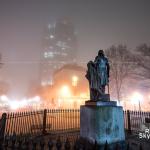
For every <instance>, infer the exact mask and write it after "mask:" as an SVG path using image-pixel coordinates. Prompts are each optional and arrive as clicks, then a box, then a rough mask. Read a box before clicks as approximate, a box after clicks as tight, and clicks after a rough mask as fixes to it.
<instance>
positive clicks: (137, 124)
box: [0, 109, 150, 136]
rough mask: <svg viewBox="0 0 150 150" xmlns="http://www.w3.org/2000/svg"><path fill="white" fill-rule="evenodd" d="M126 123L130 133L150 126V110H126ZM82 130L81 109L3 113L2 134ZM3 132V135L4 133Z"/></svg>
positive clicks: (0, 126) (0, 121) (0, 130)
mask: <svg viewBox="0 0 150 150" xmlns="http://www.w3.org/2000/svg"><path fill="white" fill-rule="evenodd" d="M124 125H125V129H126V130H127V131H128V133H130V134H131V133H138V132H139V131H141V130H144V129H145V128H148V127H149V128H150V112H141V111H139V112H137V111H129V110H127V111H124ZM79 130H80V110H79V109H55V110H53V109H44V110H39V111H30V112H16V113H8V114H5V115H3V117H2V118H1V120H0V133H1V135H0V136H5V135H12V134H13V133H15V134H16V135H20V134H22V135H26V134H27V135H28V134H30V135H38V134H46V133H51V134H52V133H67V132H72V131H78V132H79ZM2 134H3V135H2Z"/></svg>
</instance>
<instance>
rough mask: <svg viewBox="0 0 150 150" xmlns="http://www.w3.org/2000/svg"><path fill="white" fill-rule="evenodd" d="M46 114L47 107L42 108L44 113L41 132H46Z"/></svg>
mask: <svg viewBox="0 0 150 150" xmlns="http://www.w3.org/2000/svg"><path fill="white" fill-rule="evenodd" d="M46 115H47V109H44V114H43V131H42V133H43V134H45V133H46Z"/></svg>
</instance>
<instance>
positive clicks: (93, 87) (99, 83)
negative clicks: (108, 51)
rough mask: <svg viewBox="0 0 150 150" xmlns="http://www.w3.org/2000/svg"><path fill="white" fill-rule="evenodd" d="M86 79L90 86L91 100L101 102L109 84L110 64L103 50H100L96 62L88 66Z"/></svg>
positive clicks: (89, 63)
mask: <svg viewBox="0 0 150 150" xmlns="http://www.w3.org/2000/svg"><path fill="white" fill-rule="evenodd" d="M87 68H88V70H87V74H86V78H87V79H88V81H89V86H90V99H91V100H99V99H101V97H102V96H103V95H104V94H105V86H106V85H108V84H109V62H108V59H107V58H106V57H105V55H104V51H103V50H99V52H98V56H96V57H95V60H94V62H93V61H89V62H88V64H87Z"/></svg>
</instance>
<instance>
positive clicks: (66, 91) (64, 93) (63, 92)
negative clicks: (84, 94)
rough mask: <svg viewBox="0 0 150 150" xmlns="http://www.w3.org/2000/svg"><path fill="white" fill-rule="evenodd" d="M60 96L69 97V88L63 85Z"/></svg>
mask: <svg viewBox="0 0 150 150" xmlns="http://www.w3.org/2000/svg"><path fill="white" fill-rule="evenodd" d="M60 94H61V96H62V97H70V96H71V92H70V88H69V87H68V86H67V85H64V86H63V87H62V88H61V91H60Z"/></svg>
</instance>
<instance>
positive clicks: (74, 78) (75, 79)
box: [72, 76, 79, 86]
mask: <svg viewBox="0 0 150 150" xmlns="http://www.w3.org/2000/svg"><path fill="white" fill-rule="evenodd" d="M78 80H79V78H78V77H77V76H73V77H72V85H73V86H77V84H78Z"/></svg>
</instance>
